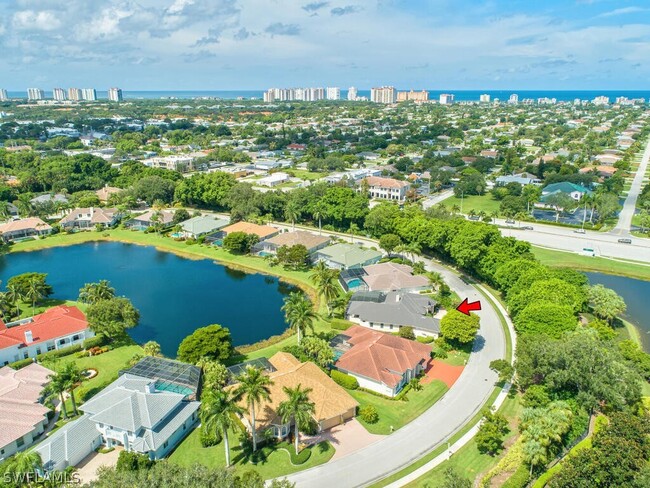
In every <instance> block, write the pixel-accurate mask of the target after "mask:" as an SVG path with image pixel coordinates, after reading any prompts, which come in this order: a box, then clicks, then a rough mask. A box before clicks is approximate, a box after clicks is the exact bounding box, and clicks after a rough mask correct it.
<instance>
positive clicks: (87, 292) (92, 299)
mask: <svg viewBox="0 0 650 488" xmlns="http://www.w3.org/2000/svg"><path fill="white" fill-rule="evenodd" d="M111 298H115V288H113V287H112V286H111V284H110V282H109V281H108V280H100V281H99V282H97V283H86V284H85V285H84V286H83V287H82V288H81V289H80V290H79V301H80V302H81V303H87V304H89V305H92V304H93V303H97V302H98V301H100V300H110V299H111Z"/></svg>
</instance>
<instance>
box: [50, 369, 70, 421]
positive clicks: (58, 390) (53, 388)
mask: <svg viewBox="0 0 650 488" xmlns="http://www.w3.org/2000/svg"><path fill="white" fill-rule="evenodd" d="M48 378H49V379H50V383H49V384H48V385H47V387H46V391H47V393H48V394H50V395H58V396H59V400H60V401H61V412H62V413H63V418H64V419H66V420H67V419H68V409H67V408H66V406H65V399H64V398H63V394H64V393H65V392H66V391H68V384H67V380H66V378H65V376H64V375H63V374H61V373H53V374H51V375H49V376H48Z"/></svg>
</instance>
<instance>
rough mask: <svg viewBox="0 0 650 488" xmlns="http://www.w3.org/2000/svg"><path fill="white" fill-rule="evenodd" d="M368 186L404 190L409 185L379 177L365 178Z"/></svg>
mask: <svg viewBox="0 0 650 488" xmlns="http://www.w3.org/2000/svg"><path fill="white" fill-rule="evenodd" d="M365 180H366V182H367V183H368V186H371V187H372V186H378V187H380V188H404V187H405V186H408V185H409V183H408V182H406V181H400V180H396V179H394V178H382V177H381V176H368V177H367V178H365Z"/></svg>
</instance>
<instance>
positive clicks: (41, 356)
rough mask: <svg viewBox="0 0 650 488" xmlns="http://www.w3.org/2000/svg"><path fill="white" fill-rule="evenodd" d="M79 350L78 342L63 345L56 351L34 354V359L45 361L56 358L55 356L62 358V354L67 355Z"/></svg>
mask: <svg viewBox="0 0 650 488" xmlns="http://www.w3.org/2000/svg"><path fill="white" fill-rule="evenodd" d="M79 351H81V344H78V345H76V346H70V347H65V348H63V349H59V350H56V351H50V352H44V353H42V354H39V355H38V356H36V359H37V360H38V361H39V362H41V361H47V360H48V359H56V358H62V357H64V356H69V355H70V354H74V353H76V352H79Z"/></svg>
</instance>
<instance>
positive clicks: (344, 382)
mask: <svg viewBox="0 0 650 488" xmlns="http://www.w3.org/2000/svg"><path fill="white" fill-rule="evenodd" d="M330 376H331V377H332V379H333V380H334V382H335V383H336V384H338V385H341V386H342V387H343V388H347V389H348V390H356V389H357V388H359V382H358V381H357V379H356V378H355V377H354V376H350V375H349V374H345V373H341V372H340V371H337V370H335V369H333V370H332V372H331V373H330Z"/></svg>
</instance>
